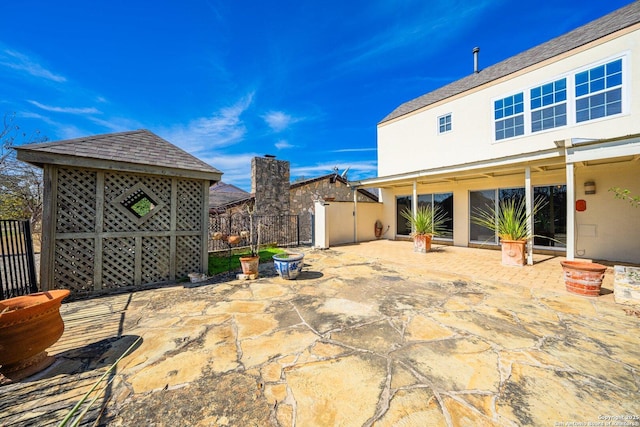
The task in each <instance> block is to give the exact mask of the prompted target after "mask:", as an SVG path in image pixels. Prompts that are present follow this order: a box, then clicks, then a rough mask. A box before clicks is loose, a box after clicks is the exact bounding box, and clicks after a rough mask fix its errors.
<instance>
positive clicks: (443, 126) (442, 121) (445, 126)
mask: <svg viewBox="0 0 640 427" xmlns="http://www.w3.org/2000/svg"><path fill="white" fill-rule="evenodd" d="M449 131H451V113H449V114H445V115H444V116H440V117H438V133H445V132H449Z"/></svg>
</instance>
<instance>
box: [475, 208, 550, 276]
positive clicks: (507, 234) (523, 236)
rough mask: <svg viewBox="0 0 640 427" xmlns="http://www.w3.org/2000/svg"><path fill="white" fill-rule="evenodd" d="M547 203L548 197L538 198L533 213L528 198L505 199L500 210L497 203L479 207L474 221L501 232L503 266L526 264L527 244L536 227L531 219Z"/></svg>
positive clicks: (497, 232)
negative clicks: (532, 224)
mask: <svg viewBox="0 0 640 427" xmlns="http://www.w3.org/2000/svg"><path fill="white" fill-rule="evenodd" d="M545 204H546V201H545V200H543V199H538V200H537V201H536V202H534V205H533V208H532V209H531V212H527V205H526V202H525V200H524V199H522V198H517V197H516V198H509V199H505V200H501V201H500V203H498V208H497V209H496V208H495V207H493V206H486V207H485V209H475V210H474V212H473V213H472V215H471V222H472V223H474V224H477V225H480V226H482V227H485V228H488V229H489V230H491V231H493V232H494V233H495V234H497V235H498V237H499V238H500V245H501V246H502V264H503V265H517V266H523V265H524V264H525V247H526V244H527V242H528V241H529V240H531V239H532V238H533V230H531V227H529V224H530V222H531V221H530V220H531V218H532V215H535V213H536V212H537V211H538V210H539V209H540V208H542V207H544V205H545Z"/></svg>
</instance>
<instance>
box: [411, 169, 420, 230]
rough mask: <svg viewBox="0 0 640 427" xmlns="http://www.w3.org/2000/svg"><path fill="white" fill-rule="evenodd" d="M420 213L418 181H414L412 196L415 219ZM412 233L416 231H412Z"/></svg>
mask: <svg viewBox="0 0 640 427" xmlns="http://www.w3.org/2000/svg"><path fill="white" fill-rule="evenodd" d="M417 212H418V181H413V194H412V195H411V214H412V215H413V217H414V218H415V216H416V214H417ZM411 231H412V232H413V231H415V230H413V229H412V230H411Z"/></svg>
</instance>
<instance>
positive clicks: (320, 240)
mask: <svg viewBox="0 0 640 427" xmlns="http://www.w3.org/2000/svg"><path fill="white" fill-rule="evenodd" d="M327 206H329V204H328V203H325V202H324V200H316V201H315V202H314V211H315V229H314V242H315V244H316V246H315V247H316V249H329V243H330V242H329V221H327Z"/></svg>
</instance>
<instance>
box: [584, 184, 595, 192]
mask: <svg viewBox="0 0 640 427" xmlns="http://www.w3.org/2000/svg"><path fill="white" fill-rule="evenodd" d="M584 194H596V183H595V182H594V181H586V182H585V183H584Z"/></svg>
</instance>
